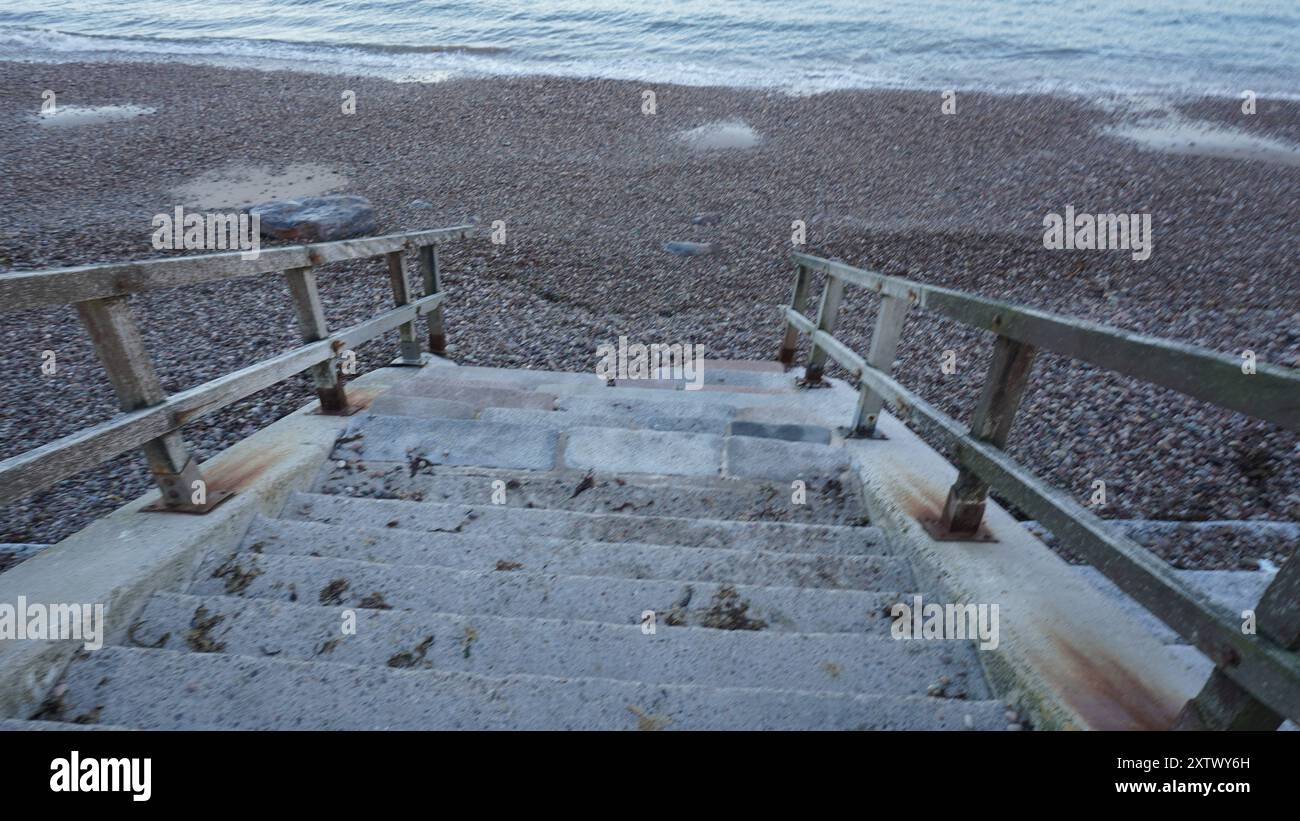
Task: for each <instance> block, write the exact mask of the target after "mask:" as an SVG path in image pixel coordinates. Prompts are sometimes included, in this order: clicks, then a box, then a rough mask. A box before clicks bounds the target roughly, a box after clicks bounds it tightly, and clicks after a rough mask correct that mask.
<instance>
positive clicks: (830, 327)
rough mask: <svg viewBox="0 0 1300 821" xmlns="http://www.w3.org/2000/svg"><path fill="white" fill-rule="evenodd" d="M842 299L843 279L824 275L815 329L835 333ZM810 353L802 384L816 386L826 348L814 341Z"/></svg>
mask: <svg viewBox="0 0 1300 821" xmlns="http://www.w3.org/2000/svg"><path fill="white" fill-rule="evenodd" d="M843 299H844V280H842V279H840V278H839V277H837V276H835V275H834V274H827V275H826V287H825V288H823V289H822V301H821V305H820V306H818V308H817V330H819V331H825V332H826V333H828V334H834V333H835V321H836V320H837V319H839V316H840V302H842V301H843ZM815 340H816V338H815V337H814V341H813V346H812V353H810V354H809V355H808V367H806V368H804V373H803V384H804V385H805V386H807V387H816V386H820V385H821V384H822V372H823V371H824V370H825V369H826V349H825V348H823V347H821V346H820V345H818V344H817V342H816V341H815Z"/></svg>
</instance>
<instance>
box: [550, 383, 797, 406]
mask: <svg viewBox="0 0 1300 821" xmlns="http://www.w3.org/2000/svg"><path fill="white" fill-rule="evenodd" d="M652 381H653V380H637V379H634V380H629V381H625V382H622V383H619V384H617V385H614V386H609V385H606V384H603V383H598V384H592V383H589V382H584V383H573V382H560V383H557V382H544V383H541V384H539V385H537V386H536V390H537V391H538V392H541V393H546V394H551V395H555V396H556V397H558V398H557V400H556V407H557V408H560V409H563V408H564V404H563V400H564V399H565V398H566V397H609V396H615V397H618V398H622V399H628V400H630V401H633V402H653V403H655V404H677V405H681V404H687V405H722V406H732V407H736V408H742V407H761V406H772V405H775V406H785V405H790V404H799V403H801V402H802V401H803V400H806V399H807V397H806V395H805V394H804V393H802V392H799V391H794V390H791V391H785V390H775V389H769V388H750V387H742V386H734V387H733V386H730V385H706V386H705V389H704V390H695V391H688V390H679V389H678V388H679V386H677V385H675V384H671V383H663V384H659V385H654V384H649V383H650V382H652ZM655 388H657V390H656V389H655Z"/></svg>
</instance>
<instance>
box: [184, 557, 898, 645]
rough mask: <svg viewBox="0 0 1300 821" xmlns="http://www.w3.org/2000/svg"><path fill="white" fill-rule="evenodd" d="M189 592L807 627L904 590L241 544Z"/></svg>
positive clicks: (865, 619) (850, 615) (822, 625)
mask: <svg viewBox="0 0 1300 821" xmlns="http://www.w3.org/2000/svg"><path fill="white" fill-rule="evenodd" d="M187 592H189V593H192V594H195V595H237V596H243V597H249V598H268V599H277V600H280V601H288V602H302V603H305V604H318V603H319V604H324V605H340V606H346V607H360V608H367V607H369V608H380V607H385V606H387V607H392V608H396V609H403V610H431V611H436V612H451V613H467V614H478V613H483V614H486V615H498V616H538V617H542V618H566V619H575V620H578V621H604V622H611V623H615V624H640V623H641V619H642V614H643V613H644V612H645V611H647V610H651V611H654V612H655V613H660V614H664V618H672V619H674V620H676V621H679V622H681V623H683V624H690V625H703V626H716V627H719V628H721V629H731V628H736V627H741V628H752V629H767V630H774V631H784V632H806V633H845V632H856V633H865V632H872V631H879V630H887V629H888V626H887V621H888V608H889V607H890V606H891V605H892V604H893V603H895V602H898V601H900V600H902V599H900V597H902V596H904V595H907V596H909V597H910V593H905V592H904V591H899V590H880V591H872V590H835V589H828V588H817V587H777V586H772V585H741V584H727V583H720V582H696V581H681V580H672V579H624V578H619V577H612V576H604V577H600V576H576V575H564V574H554V573H535V572H530V571H529V570H528V569H527V568H519V569H511V568H509V567H504V566H503V567H502V568H501V569H499V570H490V571H480V570H459V569H455V568H448V567H439V566H436V565H393V564H380V563H376V562H366V561H359V560H356V559H336V558H325V557H315V556H294V555H276V554H267V553H253V552H248V551H243V552H237V553H234V554H231V555H227V554H224V553H210V554H209V555H208V556H206V557H205V558H204V560H203V562H202V564H201V565H200V567H199V570H198V572H197V573H196V575H195V578H194V581H193V582H192V583H191V584H190V587H189V589H188V591H187ZM907 600H910V598H909V599H907ZM882 624H884V625H885V626H884V627H881V625H882Z"/></svg>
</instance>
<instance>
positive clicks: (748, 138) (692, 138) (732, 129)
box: [677, 120, 759, 151]
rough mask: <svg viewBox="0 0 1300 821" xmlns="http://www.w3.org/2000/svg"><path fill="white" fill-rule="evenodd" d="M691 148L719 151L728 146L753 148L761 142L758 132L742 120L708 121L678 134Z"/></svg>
mask: <svg viewBox="0 0 1300 821" xmlns="http://www.w3.org/2000/svg"><path fill="white" fill-rule="evenodd" d="M677 138H678V139H680V140H682V141H683V142H685V143H686V144H687V145H689V146H690V147H691V148H695V149H698V150H702V151H718V150H722V149H727V148H753V147H754V146H756V145H758V143H759V136H758V132H756V131H754V129H752V128H750V127H749V125H748V124H747V123H744V122H742V121H740V120H732V121H728V122H718V123H708V124H706V125H702V126H699V127H697V128H691V129H688V130H686V131H683V132H681V133H679V134H678V135H677Z"/></svg>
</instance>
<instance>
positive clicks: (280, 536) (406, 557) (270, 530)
mask: <svg viewBox="0 0 1300 821" xmlns="http://www.w3.org/2000/svg"><path fill="white" fill-rule="evenodd" d="M243 549H244V550H249V551H251V552H254V553H270V554H274V555H285V556H320V557H326V558H337V559H356V560H359V561H367V562H382V563H387V564H414V565H421V564H425V565H436V566H438V567H449V568H455V569H457V570H478V571H484V572H487V571H493V570H496V568H497V567H498V566H499V565H500V566H504V567H514V568H516V569H517V570H524V571H527V572H530V573H557V574H564V575H571V576H617V577H620V578H626V579H671V580H690V581H701V582H718V583H728V582H730V583H734V584H747V585H762V586H776V587H824V588H829V589H850V590H909V589H911V588H912V587H913V578H912V573H911V569H910V568H909V566H908V564H907V562H906V561H904V560H903V559H900V558H897V557H893V556H827V555H821V554H816V553H773V552H768V551H754V550H727V549H724V548H717V547H706V548H694V547H679V546H676V545H673V546H667V547H665V546H662V545H652V544H637V543H629V542H622V543H612V542H583V541H577V540H573V539H547V538H540V537H524V538H519V539H510V540H505V541H503V540H500V539H495V538H492V537H490V536H465V535H461V534H458V533H422V532H419V531H412V530H398V529H374V528H357V527H347V526H336V525H326V524H317V523H314V522H295V521H286V520H283V519H261V518H259V519H257V520H255V521H254V522H253V525H252V527H251V528H250V529H249V531H248V535H247V536H246V537H245V538H244V542H243Z"/></svg>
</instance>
